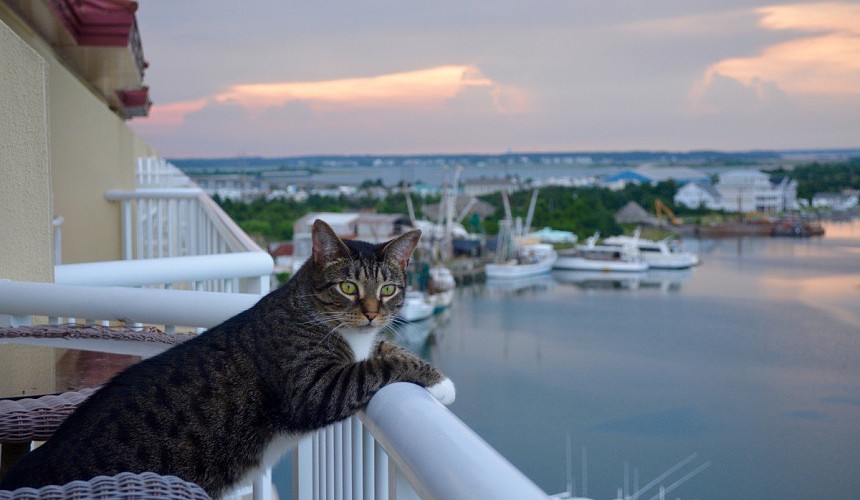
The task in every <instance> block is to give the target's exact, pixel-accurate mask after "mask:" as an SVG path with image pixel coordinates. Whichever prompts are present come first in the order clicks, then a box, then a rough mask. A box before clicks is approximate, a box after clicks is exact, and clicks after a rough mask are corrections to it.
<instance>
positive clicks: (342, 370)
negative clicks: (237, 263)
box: [0, 221, 454, 496]
mask: <svg viewBox="0 0 860 500" xmlns="http://www.w3.org/2000/svg"><path fill="white" fill-rule="evenodd" d="M419 237H420V233H419V232H418V231H410V232H408V233H405V234H403V235H401V236H399V237H397V238H395V239H393V240H392V241H390V242H388V243H386V244H381V245H373V244H369V243H365V242H360V241H341V240H340V239H339V238H338V237H337V236H336V235H335V233H334V232H333V231H332V229H331V228H330V227H329V226H328V225H326V224H325V223H324V222H322V221H317V222H316V223H315V224H314V228H313V257H312V258H311V259H309V260H308V262H307V263H306V264H305V265H304V266H303V267H302V268H301V269H300V270H299V271H298V272H297V273H296V275H295V276H294V277H293V278H292V279H291V280H290V281H289V282H287V284H285V285H284V286H283V287H281V288H280V289H278V290H275V291H274V292H272V293H270V294H269V295H267V296H265V297H263V298H262V299H261V300H260V301H259V302H258V303H257V304H256V305H255V306H254V307H252V308H251V309H249V310H247V311H245V312H242V313H240V314H238V315H236V316H235V317H233V318H231V319H229V320H227V321H225V322H224V323H222V324H220V325H218V326H216V327H214V328H212V329H210V330H209V331H207V332H205V333H203V334H201V335H200V336H198V337H197V338H194V339H192V340H190V341H188V342H185V343H183V344H181V345H178V346H176V347H174V348H172V349H170V350H168V351H166V352H164V353H163V354H161V355H158V356H156V357H153V358H150V359H148V360H146V361H143V362H141V363H139V364H137V365H135V366H132V367H130V368H128V369H127V370H125V371H124V372H122V373H120V374H119V375H117V376H116V377H115V378H114V379H113V380H111V381H110V382H109V383H108V384H107V385H105V386H104V387H103V388H102V389H101V390H100V391H98V392H97V393H96V394H95V395H93V396H92V397H91V398H90V399H88V400H87V401H85V402H84V403H83V404H82V405H81V406H80V407H79V408H78V410H77V411H76V412H75V413H74V414H73V415H71V416H70V417H69V418H68V419H67V420H66V421H65V422H64V423H63V425H62V426H61V427H60V429H59V430H58V431H57V432H56V433H55V435H54V436H53V437H52V438H51V439H50V440H49V441H48V442H47V443H45V444H44V445H43V446H41V447H40V448H37V449H36V450H34V451H33V452H31V453H29V454H28V455H27V456H25V457H24V458H23V459H22V460H21V461H20V463H19V464H18V465H17V466H16V467H14V468H13V469H12V470H11V471H10V472H9V473H8V474H7V476H6V478H4V479H3V481H2V483H0V489H14V488H18V487H22V486H31V487H40V486H43V485H47V484H63V483H66V482H68V481H71V480H75V479H90V478H92V477H94V476H97V475H101V474H105V475H114V474H117V473H119V472H123V471H130V472H143V471H154V472H157V473H160V474H169V475H175V476H179V477H181V478H183V479H186V480H189V481H193V482H195V483H197V484H199V485H200V486H202V487H203V488H204V489H205V490H206V491H207V492H208V493H209V494H211V495H213V496H220V495H222V494H224V493H225V492H228V491H229V490H230V489H232V488H233V487H235V486H237V485H238V483H239V482H240V481H241V480H242V479H245V478H247V476H248V474H249V473H251V472H252V471H253V470H254V469H256V468H259V467H263V466H266V465H269V464H265V463H262V459H263V455H270V456H269V459H271V455H272V453H271V449H270V445H273V443H274V444H281V445H283V444H284V443H286V442H289V441H291V440H294V439H295V438H297V437H300V436H301V435H303V434H305V433H307V432H309V431H312V430H314V429H318V428H320V427H323V426H325V425H328V424H330V423H333V422H336V421H339V420H342V419H344V418H346V417H348V416H350V415H352V414H354V413H355V412H356V411H358V410H359V409H361V408H362V407H363V406H365V405H366V404H367V403H368V401H369V400H370V398H371V397H372V396H373V395H374V393H376V391H377V390H379V389H380V388H381V387H382V386H384V385H386V384H388V383H392V382H396V381H406V382H414V383H416V384H420V385H422V386H425V387H428V388H430V389H431V392H432V393H433V394H434V395H435V396H437V397H438V398H439V399H441V400H442V401H443V402H446V403H447V402H451V401H453V398H454V387H453V384H451V382H450V380H448V379H447V378H445V377H444V375H442V373H441V372H439V371H438V370H437V369H435V368H434V367H433V366H431V365H430V364H428V363H427V362H425V361H423V360H421V359H420V358H418V357H416V356H414V355H413V354H411V353H409V352H407V351H406V350H404V349H402V348H400V347H398V346H396V345H393V344H391V343H388V342H379V341H376V334H377V332H378V331H379V330H380V329H381V328H382V327H384V326H385V325H387V324H388V323H390V322H391V321H392V320H393V318H394V316H395V314H396V313H397V311H398V310H399V308H400V306H401V305H402V303H403V295H404V293H403V292H404V287H405V285H406V276H405V266H406V263H407V262H408V260H409V257H410V255H411V254H412V251H413V250H414V248H415V246H416V244H417V243H418V239H419ZM344 283H348V284H344ZM356 351H359V352H356ZM267 449H268V450H269V452H268V453H267ZM275 455H276V454H275Z"/></svg>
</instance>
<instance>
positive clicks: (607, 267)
mask: <svg viewBox="0 0 860 500" xmlns="http://www.w3.org/2000/svg"><path fill="white" fill-rule="evenodd" d="M553 267H554V268H555V269H566V270H571V271H602V272H632V273H637V272H642V271H647V270H648V263H646V262H625V261H620V260H596V259H586V258H584V257H574V256H562V255H559V257H558V259H556V261H555V265H554V266H553Z"/></svg>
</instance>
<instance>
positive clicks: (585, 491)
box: [582, 446, 588, 497]
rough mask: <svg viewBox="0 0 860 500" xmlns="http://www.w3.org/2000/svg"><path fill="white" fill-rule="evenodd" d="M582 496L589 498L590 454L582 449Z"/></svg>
mask: <svg viewBox="0 0 860 500" xmlns="http://www.w3.org/2000/svg"><path fill="white" fill-rule="evenodd" d="M582 496H584V497H587V496H588V452H587V450H586V449H585V446H583V447H582Z"/></svg>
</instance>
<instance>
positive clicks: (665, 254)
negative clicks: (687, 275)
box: [603, 228, 699, 269]
mask: <svg viewBox="0 0 860 500" xmlns="http://www.w3.org/2000/svg"><path fill="white" fill-rule="evenodd" d="M672 237H673V236H670V237H669V238H667V239H663V240H659V241H654V240H649V239H643V238H640V237H639V229H638V228H637V229H636V232H635V233H633V236H610V237H609V238H606V239H604V240H603V244H604V245H606V246H614V247H624V246H627V245H633V246H635V247H636V248H638V249H639V253H640V255H641V257H642V260H643V261H645V262H646V263H647V264H648V267H649V268H651V269H687V268H689V267H692V266H695V265H696V264H698V263H699V256H698V255H696V254H695V253H693V252H685V251H683V250H680V249H679V248H677V247H673V246H672V245H670V242H669V239H671V238H672Z"/></svg>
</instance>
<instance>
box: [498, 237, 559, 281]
mask: <svg viewBox="0 0 860 500" xmlns="http://www.w3.org/2000/svg"><path fill="white" fill-rule="evenodd" d="M557 258H558V254H556V251H555V249H554V248H553V247H552V245H549V244H546V243H533V244H526V245H521V246H519V247H518V249H517V252H516V256H515V257H514V258H512V259H509V260H507V261H504V262H501V263H492V264H487V265H486V266H485V267H484V273H485V274H486V275H487V279H512V278H525V277H527V276H535V275H539V274H545V273H548V272H550V271H551V270H552V266H553V264H554V263H555V261H556V259H557Z"/></svg>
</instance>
